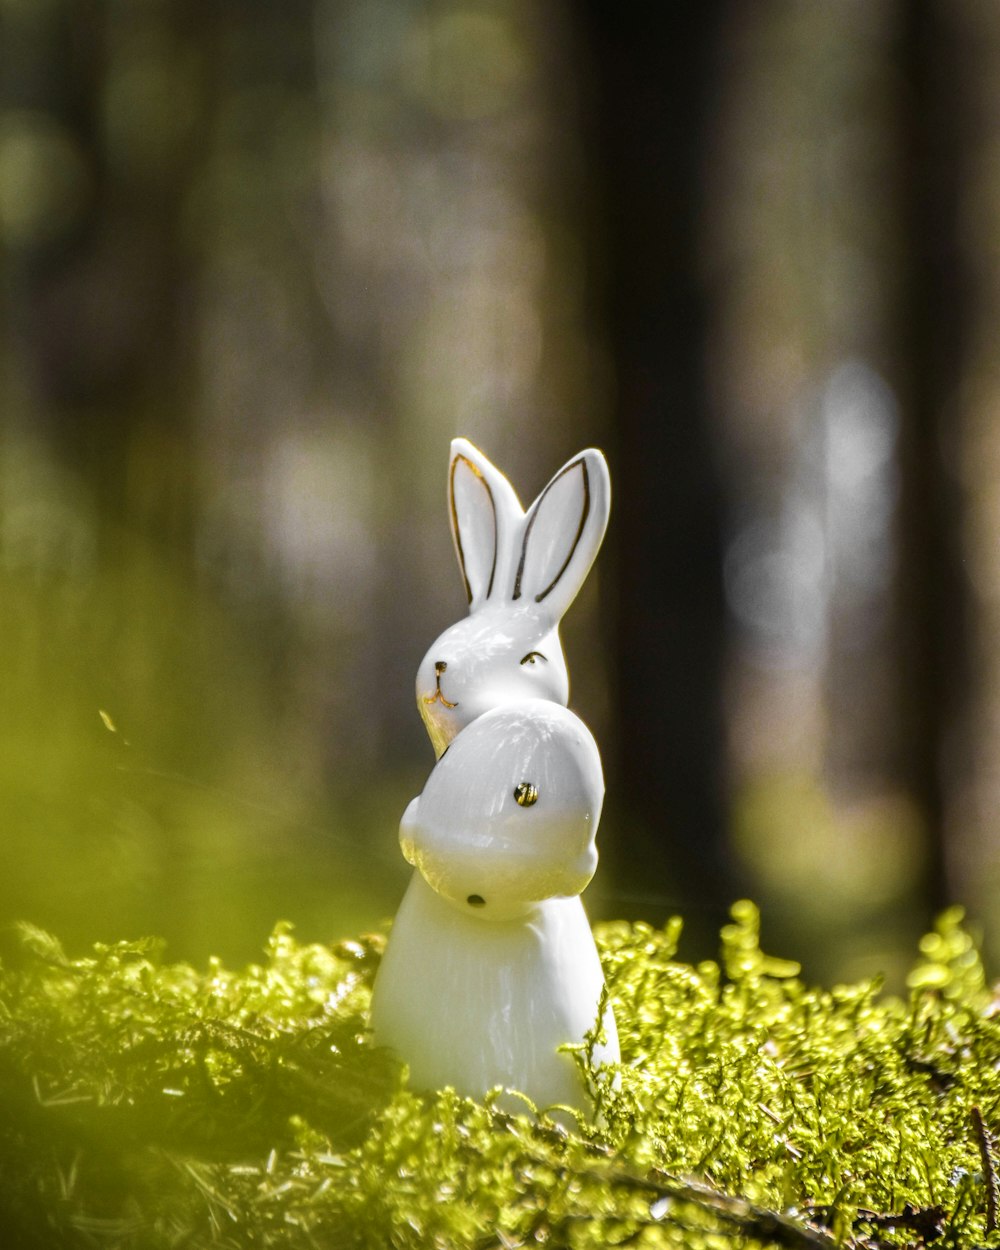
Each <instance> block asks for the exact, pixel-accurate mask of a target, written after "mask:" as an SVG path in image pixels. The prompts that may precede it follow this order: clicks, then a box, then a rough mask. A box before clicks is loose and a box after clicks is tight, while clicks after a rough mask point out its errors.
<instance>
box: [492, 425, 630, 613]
mask: <svg viewBox="0 0 1000 1250" xmlns="http://www.w3.org/2000/svg"><path fill="white" fill-rule="evenodd" d="M610 509H611V479H610V477H609V475H608V466H607V462H606V461H605V459H604V457H603V456H602V455H601V453H600V452H599V451H594V450H592V449H591V450H590V451H582V452H580V454H579V455H578V456H574V457H573V459H572V460H570V461H569V463H568V464H565V465H563V467H562V468H561V469H560V470H559V472H558V473H557V474H556V475H555V477H553V478H552V480H551V481H550V482H549V484H548V486H546V487H545V489H544V490H543V491H542V493H541V494H540V495H539V496H538V498H537V499H536V500H535V502H534V503H533V504H532V505H531V507H530V508H529V510H528V515H527V517H526V518H525V524H524V538H523V540H522V544H521V554H520V559H519V562H518V565H517V572H516V575H515V578H514V592H513V597H514V599H529V600H530V599H534V600H535V602H536V603H541V604H544V605H545V608H546V610H547V611H548V612H549V613H551V615H552V618H553V620H555V621H558V620H560V619H561V618H562V616H563V613H564V612H565V611H566V609H567V608H568V607H569V605H570V604H571V603H572V602H573V600H574V599H575V598H576V596H577V592H578V591H579V589H580V587H581V586H582V585H583V582H584V579H585V578H586V576H587V574H588V573H589V572H590V566H591V565H592V564H593V563H594V559H595V557H596V555H597V552H598V550H599V548H600V546H601V541H602V539H603V538H604V531H605V530H606V529H607V525H608V513H609V511H610Z"/></svg>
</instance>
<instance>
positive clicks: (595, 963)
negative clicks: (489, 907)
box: [372, 872, 618, 1114]
mask: <svg viewBox="0 0 1000 1250" xmlns="http://www.w3.org/2000/svg"><path fill="white" fill-rule="evenodd" d="M603 985H604V975H603V973H602V971H601V965H600V961H599V960H598V957H597V950H596V948H595V946H594V939H593V937H592V936H591V932H590V925H589V923H588V921H587V916H586V913H585V912H584V909H583V904H582V902H581V901H580V899H579V898H575V897H574V898H558V899H548V900H546V901H544V902H541V903H537V904H535V906H534V907H533V908H532V909H531V912H530V914H529V915H528V916H526V917H524V918H522V919H517V920H506V921H504V920H498V921H494V922H492V923H489V922H487V921H484V920H482V919H481V918H479V917H478V916H476V915H474V914H471V913H465V912H462V911H461V910H460V909H459V908H457V907H455V906H453V905H452V904H451V903H450V902H448V901H447V900H446V899H443V898H442V897H441V896H440V895H438V894H435V893H434V891H433V890H432V889H431V888H430V886H429V885H428V884H427V882H426V881H425V880H424V878H423V877H422V876H421V874H420V873H419V872H415V873H414V874H413V878H412V880H411V882H410V886H409V889H408V890H407V892H406V895H405V897H404V899H403V902H402V904H401V905H400V908H399V912H398V914H397V916H396V920H395V923H394V924H393V928H392V933H391V936H390V941H389V945H388V948H387V950H386V952H385V956H384V957H383V960H382V966H381V968H380V969H379V974H378V981H377V983H376V992H375V995H374V998H373V1001H372V1025H373V1028H374V1031H375V1038H376V1041H377V1042H378V1043H379V1044H381V1045H385V1046H391V1047H392V1048H393V1049H394V1050H395V1051H396V1052H397V1053H398V1054H399V1055H400V1056H402V1057H403V1058H404V1059H405V1060H406V1062H407V1063H408V1065H409V1068H410V1082H411V1084H412V1085H414V1086H415V1087H416V1088H418V1089H442V1088H444V1087H445V1086H446V1085H450V1086H452V1087H453V1088H455V1089H456V1090H458V1092H459V1093H460V1094H464V1095H466V1096H468V1097H470V1098H482V1097H483V1095H484V1094H486V1093H487V1092H488V1091H489V1090H491V1089H493V1088H494V1087H495V1086H498V1085H501V1086H504V1087H505V1088H509V1089H516V1090H520V1091H521V1092H522V1093H524V1094H527V1096H528V1097H529V1098H530V1099H531V1100H532V1101H533V1102H534V1103H535V1104H536V1105H537V1106H539V1107H540V1108H544V1107H548V1106H551V1105H552V1104H555V1103H560V1104H564V1105H567V1106H570V1107H576V1108H578V1109H579V1110H581V1111H582V1112H583V1113H584V1114H587V1112H588V1110H589V1108H588V1107H587V1105H586V1098H585V1096H584V1091H583V1088H582V1086H581V1082H580V1079H579V1076H578V1074H577V1069H576V1065H575V1064H574V1062H573V1060H572V1058H571V1057H570V1056H569V1055H568V1054H566V1053H565V1052H563V1051H560V1049H559V1048H560V1047H561V1046H562V1045H564V1044H565V1043H567V1042H581V1041H583V1038H584V1034H585V1033H586V1032H587V1031H588V1030H589V1029H591V1028H593V1026H594V1024H595V1022H596V1020H597V1010H598V1003H599V1001H600V996H601V989H602V987H603ZM604 1025H605V1030H606V1033H607V1044H606V1045H605V1046H603V1047H600V1048H598V1050H597V1057H598V1059H599V1060H601V1061H605V1062H606V1061H616V1060H617V1059H618V1036H617V1033H616V1031H615V1021H614V1017H613V1015H612V1014H611V1010H610V1009H608V1011H607V1012H606V1015H605V1019H604ZM508 1107H509V1109H510V1110H511V1111H515V1112H516V1111H523V1110H524V1109H525V1108H524V1104H523V1103H522V1102H520V1101H519V1100H514V1099H512V1100H511V1101H510V1102H509V1103H508Z"/></svg>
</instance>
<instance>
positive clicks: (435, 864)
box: [372, 439, 619, 1110]
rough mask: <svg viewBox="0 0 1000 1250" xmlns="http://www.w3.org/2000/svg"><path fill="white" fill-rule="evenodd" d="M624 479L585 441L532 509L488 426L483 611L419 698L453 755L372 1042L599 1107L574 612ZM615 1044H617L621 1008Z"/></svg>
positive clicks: (479, 502)
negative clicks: (575, 1053) (594, 1090)
mask: <svg viewBox="0 0 1000 1250" xmlns="http://www.w3.org/2000/svg"><path fill="white" fill-rule="evenodd" d="M609 500H610V487H609V483H608V474H607V466H606V465H605V463H604V459H603V457H602V456H601V455H600V453H599V452H596V451H586V452H582V453H581V454H580V455H579V456H578V457H576V458H575V459H574V460H572V461H570V462H569V464H567V465H566V466H565V467H564V468H563V469H561V470H560V471H559V473H557V474H556V475H555V477H553V479H552V480H551V481H550V483H549V485H548V486H547V487H546V488H545V490H544V491H543V492H542V493H541V495H539V497H538V499H537V500H536V501H535V503H534V504H533V505H532V507H531V508H530V509H529V510H528V512H527V513H525V512H524V511H523V510H522V509H521V505H520V503H519V502H518V500H517V496H516V494H515V493H514V490H513V487H512V486H511V485H510V483H509V482H508V481H507V479H506V478H505V477H503V475H502V474H500V473H499V472H498V471H497V470H496V469H495V468H494V466H493V465H491V464H490V462H489V461H488V460H487V459H486V458H485V456H483V455H482V453H480V452H478V451H477V450H476V449H475V448H474V447H472V445H471V444H469V443H467V442H465V440H463V439H457V440H455V442H454V443H453V444H452V461H451V469H450V472H449V501H450V507H451V518H452V531H453V535H454V538H455V546H456V551H457V553H458V558H459V565H460V567H461V570H462V574H463V578H464V580H465V583H466V589H467V591H468V595H469V602H470V609H469V616H468V617H467V618H465V619H463V620H461V621H459V622H458V623H457V624H455V625H453V626H452V627H451V628H450V629H448V630H446V631H445V633H444V634H442V635H441V637H440V638H439V639H438V640H437V642H435V644H434V646H433V647H432V648H431V649H430V651H429V652H428V653H427V656H426V657H425V659H424V661H423V663H422V664H421V666H420V670H419V672H418V675H417V701H418V706H419V708H420V711H421V714H422V716H423V718H424V722H425V724H426V726H427V730H428V733H429V735H430V738H431V741H432V743H433V745H434V749H435V753H436V754H437V756H438V762H437V764H436V766H435V768H434V770H433V771H432V773H431V775H430V777H429V778H428V781H427V784H426V786H425V787H424V790H423V793H422V794H421V795H420V796H419V797H418V798H416V799H414V800H413V801H412V802H411V803H410V805H409V807H408V808H407V810H406V812H405V814H404V816H403V819H402V821H401V823H400V831H399V836H400V843H401V845H402V848H403V853H404V855H405V856H406V858H407V859H408V860H409V862H410V863H411V864H413V865H414V867H415V869H416V871H415V872H414V874H413V879H412V880H411V882H410V886H409V889H408V890H407V893H406V896H405V898H404V900H403V902H402V905H401V906H400V909H399V913H398V915H397V917H396V921H395V924H394V925H393V929H392V933H391V935H390V939H389V944H388V947H387V949H386V952H385V956H384V958H383V962H382V966H381V967H380V969H379V973H378V977H377V979H376V982H375V987H374V990H373V996H372V1026H373V1031H374V1035H375V1040H376V1042H377V1043H379V1044H380V1045H386V1046H391V1047H392V1048H393V1049H395V1050H396V1051H397V1052H398V1053H399V1055H400V1056H401V1057H402V1058H403V1059H404V1060H405V1061H406V1062H407V1063H408V1065H409V1068H410V1076H411V1080H412V1081H413V1083H414V1084H415V1085H417V1086H420V1087H424V1088H439V1087H442V1086H445V1085H451V1086H453V1087H454V1088H455V1089H457V1090H458V1091H459V1092H460V1093H463V1094H468V1095H471V1096H473V1097H482V1096H483V1095H484V1094H485V1093H486V1092H487V1091H488V1090H490V1089H492V1088H493V1087H495V1086H498V1085H499V1086H505V1087H509V1088H514V1089H517V1090H520V1091H521V1092H522V1093H524V1094H526V1095H527V1096H528V1097H529V1098H531V1100H532V1101H533V1102H535V1103H536V1104H537V1105H539V1106H540V1107H546V1106H551V1105H552V1104H554V1103H561V1104H566V1105H569V1106H573V1107H576V1108H579V1109H581V1110H584V1109H585V1103H586V1098H585V1094H584V1088H583V1083H582V1081H581V1079H580V1075H579V1071H578V1069H577V1067H576V1064H575V1063H574V1061H573V1059H572V1057H571V1056H570V1055H569V1054H567V1053H566V1052H565V1051H564V1050H561V1049H560V1048H562V1047H566V1046H567V1045H580V1044H582V1043H583V1042H584V1041H585V1035H586V1034H587V1033H588V1032H590V1031H591V1030H593V1029H594V1028H595V1026H596V1025H597V1024H598V1013H599V1010H600V1001H601V996H602V990H603V985H604V978H603V974H602V972H601V965H600V960H599V958H598V954H597V948H596V947H595V945H594V939H593V936H592V934H591V931H590V925H589V924H588V922H587V917H586V913H585V912H584V909H583V904H582V903H581V901H580V898H579V895H580V892H581V891H582V890H583V889H584V888H585V887H586V885H587V883H588V882H589V881H590V879H591V877H592V876H593V873H594V870H595V868H596V866H597V850H596V846H595V841H594V839H595V834H596V832H597V824H598V821H599V819H600V814H601V806H602V803H603V800H604V780H603V775H602V772H601V761H600V755H599V753H598V750H597V746H596V744H595V742H594V740H593V738H592V737H591V735H590V732H589V731H588V729H587V728H586V726H585V725H584V724H583V722H582V721H581V720H580V719H579V718H578V717H576V716H575V715H574V714H573V713H572V712H570V711H569V710H568V709H567V708H566V707H565V703H566V700H567V697H568V678H567V675H566V666H565V660H564V658H563V653H562V646H561V643H560V641H559V622H560V620H561V618H562V615H563V613H564V612H565V611H566V608H567V607H568V606H569V604H570V603H571V602H572V600H573V598H574V597H575V595H576V593H577V591H578V590H579V588H580V585H581V584H582V582H583V580H584V578H585V577H586V575H587V572H588V570H589V569H590V566H591V564H592V563H593V560H594V557H595V556H596V554H597V550H598V547H599V546H600V543H601V539H602V538H603V535H604V529H605V526H606V524H607V517H608V507H609ZM601 1024H602V1027H603V1041H602V1042H601V1043H600V1044H599V1045H598V1046H597V1047H595V1055H596V1057H597V1058H598V1060H599V1061H602V1062H614V1061H617V1059H618V1057H619V1055H618V1039H617V1033H616V1030H615V1022H614V1017H613V1015H612V1012H611V1010H610V1008H606V1009H605V1012H604V1017H603V1020H602V1021H601Z"/></svg>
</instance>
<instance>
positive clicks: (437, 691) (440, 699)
mask: <svg viewBox="0 0 1000 1250" xmlns="http://www.w3.org/2000/svg"><path fill="white" fill-rule="evenodd" d="M447 669H448V665H447V664H446V663H445V662H444V660H438V662H437V663H436V664H435V665H434V680H435V683H436V684H435V688H434V693H433V694H425V695H424V702H425V703H426V704H427V705H428V706H430V705H431V704H432V703H440V704H442V705H443V706H444V707H458V703H457V702H456V703H451V702H449V701H448V700H447V699H446V698H445V697H444V694H443V693H442V691H441V674H442V673H444V672H447Z"/></svg>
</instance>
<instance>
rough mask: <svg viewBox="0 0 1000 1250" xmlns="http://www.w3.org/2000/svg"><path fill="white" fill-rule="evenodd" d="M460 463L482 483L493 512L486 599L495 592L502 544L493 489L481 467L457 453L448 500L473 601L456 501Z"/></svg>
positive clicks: (453, 464)
mask: <svg viewBox="0 0 1000 1250" xmlns="http://www.w3.org/2000/svg"><path fill="white" fill-rule="evenodd" d="M459 463H461V464H464V465H465V466H466V468H467V469H470V470H471V471H472V474H473V476H474V477H476V478H477V479H478V480H479V482H480V483H481V484H482V487H483V489H484V490H485V491H486V498H487V499H488V500H489V504H490V512H491V513H492V514H493V563H492V565H491V567H490V581H489V585H488V586H487V587H486V594H485V595H484V598H486V599H488V598H489V597H490V595H491V594H492V593H493V579H494V577H496V571H497V554H498V551H497V548H498V547H499V544H500V527H499V525H498V523H497V506H496V503H495V502H494V499H493V491H492V489H491V488H490V484H489V482H487V480H486V478H485V477H484V476H483V474H482V473H481V471H480V470H479V468H478V467H477V466H476V465H474V464H473V463H472V461H471V460H470V459H469V457H468V456H463V455H461V454H459V455H457V456H456V457H455V459H454V460H453V461H452V462H451V475H450V477H449V480H448V500H449V503H450V504H451V528H452V531H453V533H454V535H455V547H456V550H457V551H458V563H459V565H460V567H461V569H462V581H463V582H465V593H466V595H467V596H468V598H469V602H470V603H471V602H472V584H471V583H470V581H469V575H468V573H467V572H466V571H465V549H464V548H463V546H462V531H461V529H460V528H459V524H458V506H457V505H456V503H455V470H456V469H457V468H458V466H459Z"/></svg>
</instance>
